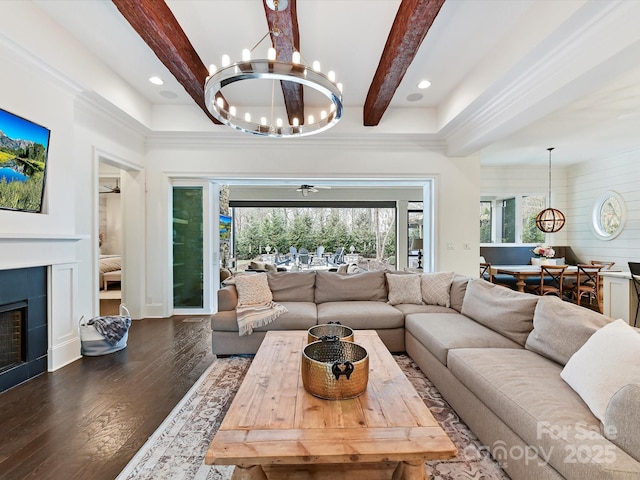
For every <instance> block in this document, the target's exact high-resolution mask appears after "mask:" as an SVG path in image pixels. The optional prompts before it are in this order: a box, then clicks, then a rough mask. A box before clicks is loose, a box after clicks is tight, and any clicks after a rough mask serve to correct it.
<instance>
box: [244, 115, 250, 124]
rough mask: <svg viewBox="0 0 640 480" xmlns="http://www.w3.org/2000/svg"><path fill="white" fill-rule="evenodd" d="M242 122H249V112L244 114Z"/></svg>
mask: <svg viewBox="0 0 640 480" xmlns="http://www.w3.org/2000/svg"><path fill="white" fill-rule="evenodd" d="M244 121H245V122H247V123H248V122H250V121H251V114H250V113H249V112H247V113H245V114H244Z"/></svg>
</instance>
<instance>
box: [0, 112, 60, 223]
mask: <svg viewBox="0 0 640 480" xmlns="http://www.w3.org/2000/svg"><path fill="white" fill-rule="evenodd" d="M49 134H50V131H49V130H48V129H47V128H45V127H42V126H40V125H36V124H35V123H33V122H30V121H29V120H26V119H24V118H22V117H19V116H17V115H14V114H12V113H9V112H7V111H6V110H2V109H0V209H5V210H20V211H25V212H37V213H39V212H41V211H42V198H43V194H44V182H45V173H46V168H47V153H48V151H49Z"/></svg>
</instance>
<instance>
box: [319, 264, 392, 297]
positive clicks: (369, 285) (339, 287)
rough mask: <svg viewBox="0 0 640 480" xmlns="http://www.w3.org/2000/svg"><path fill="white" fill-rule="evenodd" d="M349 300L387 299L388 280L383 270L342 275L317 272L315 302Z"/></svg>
mask: <svg viewBox="0 0 640 480" xmlns="http://www.w3.org/2000/svg"><path fill="white" fill-rule="evenodd" d="M349 300H373V301H377V302H386V301H387V282H386V278H385V275H384V272H383V271H376V272H363V273H356V274H353V275H340V274H338V273H335V272H316V291H315V302H316V303H324V302H343V301H349Z"/></svg>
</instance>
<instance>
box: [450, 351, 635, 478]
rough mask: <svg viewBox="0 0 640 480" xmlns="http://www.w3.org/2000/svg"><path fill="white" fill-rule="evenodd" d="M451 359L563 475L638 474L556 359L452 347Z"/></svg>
mask: <svg viewBox="0 0 640 480" xmlns="http://www.w3.org/2000/svg"><path fill="white" fill-rule="evenodd" d="M447 362H448V367H449V369H450V370H451V372H452V373H453V374H454V375H455V376H456V378H457V379H458V380H460V381H461V382H462V383H463V384H464V385H465V386H466V387H467V388H468V389H469V390H470V391H471V392H472V393H473V394H474V395H475V396H476V397H478V399H480V400H481V401H482V402H483V403H484V404H485V405H486V406H487V407H488V408H489V409H490V410H491V411H492V412H494V413H495V414H496V415H497V416H499V417H500V419H501V420H502V421H503V422H504V423H505V424H506V425H507V426H508V427H510V428H511V429H512V430H513V431H514V432H515V433H516V434H517V435H518V436H519V437H520V438H522V439H523V440H524V441H525V442H526V443H527V444H529V445H530V446H531V448H532V449H533V451H535V452H536V453H537V454H538V455H539V456H541V457H542V458H543V459H544V460H545V461H547V462H548V463H549V464H550V465H551V466H552V467H553V468H554V469H556V470H557V471H558V472H559V473H560V474H562V475H563V476H564V477H566V478H576V479H577V478H580V479H597V480H600V479H609V478H636V477H637V475H638V472H639V471H640V466H639V465H638V463H637V462H636V461H635V460H634V459H633V458H632V457H631V456H629V455H628V454H627V453H625V452H624V451H622V450H621V449H620V448H617V447H616V446H615V445H614V444H613V443H611V442H610V441H609V440H607V439H606V438H604V437H603V436H602V435H601V433H600V422H599V421H598V419H597V418H595V417H594V416H593V414H592V413H591V411H590V410H589V408H588V407H587V405H585V403H584V402H583V401H582V399H581V398H580V397H579V396H578V395H577V394H576V393H575V392H574V391H573V390H572V389H571V388H570V387H569V386H568V385H567V384H566V383H565V382H564V381H563V380H562V379H561V378H560V371H561V369H562V367H561V366H560V365H558V364H557V363H555V362H553V361H551V360H549V359H547V358H545V357H543V356H541V355H538V354H537V353H534V352H531V351H529V350H525V349H505V348H491V349H479V348H461V349H455V350H449V356H448V359H447ZM493 447H496V448H501V447H500V446H496V445H493ZM504 448H508V446H504ZM520 453H521V454H522V452H520ZM513 454H515V451H514V453H513ZM505 461H507V462H508V461H509V457H506V458H505ZM625 474H626V475H625Z"/></svg>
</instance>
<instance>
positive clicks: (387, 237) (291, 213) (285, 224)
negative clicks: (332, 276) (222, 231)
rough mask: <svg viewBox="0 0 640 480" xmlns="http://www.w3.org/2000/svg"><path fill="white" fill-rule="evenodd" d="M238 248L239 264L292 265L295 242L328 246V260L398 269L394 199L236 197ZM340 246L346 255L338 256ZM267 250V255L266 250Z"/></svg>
mask: <svg viewBox="0 0 640 480" xmlns="http://www.w3.org/2000/svg"><path fill="white" fill-rule="evenodd" d="M230 205H231V207H232V208H233V221H234V223H235V230H234V235H235V237H234V246H233V248H234V251H235V256H236V257H237V260H238V267H239V268H241V269H242V268H244V267H245V266H246V265H247V264H249V263H250V261H251V260H255V259H259V258H262V260H263V261H264V259H265V258H269V259H271V260H272V261H275V262H276V263H280V264H281V266H282V267H285V268H286V266H290V265H291V261H290V259H289V258H288V257H287V255H288V254H289V253H290V247H295V248H296V251H297V252H299V251H300V249H306V250H307V251H308V252H309V253H311V254H314V253H315V252H317V249H318V247H324V252H323V255H324V257H325V259H326V262H325V261H321V259H320V261H316V263H314V264H313V266H314V267H331V266H333V267H335V265H334V264H333V262H340V263H342V262H347V263H357V264H358V266H360V267H361V268H363V269H367V270H384V269H387V268H391V269H393V268H394V267H395V265H396V205H395V202H375V201H368V202H339V203H337V202H320V201H314V202H291V201H289V202H279V201H239V200H238V201H231V202H230ZM340 250H343V251H344V255H343V256H342V257H339V258H336V254H338V252H339V251H340ZM265 254H266V255H265Z"/></svg>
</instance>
